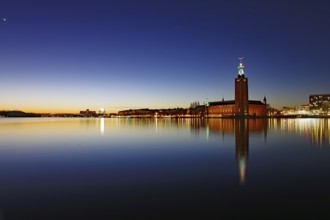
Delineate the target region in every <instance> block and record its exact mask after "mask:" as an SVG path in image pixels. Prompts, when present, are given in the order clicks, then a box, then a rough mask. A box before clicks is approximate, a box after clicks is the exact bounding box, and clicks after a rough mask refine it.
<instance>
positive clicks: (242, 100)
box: [206, 59, 266, 117]
mask: <svg viewBox="0 0 330 220" xmlns="http://www.w3.org/2000/svg"><path fill="white" fill-rule="evenodd" d="M206 106H207V108H206V115H208V116H209V117H222V116H238V117H245V116H264V115H266V98H264V100H263V102H261V101H256V100H249V93H248V78H247V77H245V74H244V66H243V62H242V59H240V63H239V66H238V76H237V77H236V78H235V100H228V101H224V100H222V101H216V102H209V103H206Z"/></svg>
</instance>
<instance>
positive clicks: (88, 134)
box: [0, 118, 330, 220]
mask: <svg viewBox="0 0 330 220" xmlns="http://www.w3.org/2000/svg"><path fill="white" fill-rule="evenodd" d="M329 133H330V120H329V119H269V120H267V119H264V120H261V119H254V120H232V119H210V120H200V119H103V118H97V119H76V118H74V119H67V118H62V119H58V118H56V119H52V118H24V119H18V118H15V119H14V118H10V119H8V118H1V119H0V219H43V220H46V219H192V218H197V219H242V218H247V217H248V218H250V217H253V218H263V219H272V218H273V219H286V218H289V219H293V218H300V219H301V218H306V219H318V218H321V217H322V218H325V219H330V213H329V212H328V210H329V205H330V187H329V186H330V148H329V147H330V144H329V143H330V135H329Z"/></svg>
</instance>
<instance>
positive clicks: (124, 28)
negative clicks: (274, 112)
mask: <svg viewBox="0 0 330 220" xmlns="http://www.w3.org/2000/svg"><path fill="white" fill-rule="evenodd" d="M0 16H1V18H2V19H1V22H0V77H1V79H0V93H1V94H2V95H1V96H0V109H21V110H26V111H41V112H42V111H54V112H61V111H72V112H76V111H79V110H81V109H85V108H90V109H95V110H97V109H98V108H100V107H104V108H106V110H107V111H108V112H109V111H111V112H116V111H118V110H120V109H127V108H140V107H141V108H142V107H149V108H168V107H188V106H189V104H190V103H191V102H193V101H195V100H199V101H201V102H203V101H204V100H205V99H206V98H208V100H210V101H213V100H214V101H215V100H221V99H222V97H224V98H225V99H233V98H234V78H235V77H236V75H237V66H238V57H244V65H245V74H246V76H247V77H248V78H249V96H250V99H256V100H261V99H262V98H263V96H266V97H267V99H268V102H269V103H270V104H271V105H272V106H274V107H277V108H281V107H282V106H294V105H301V104H306V103H307V102H308V95H309V94H313V93H329V92H330V89H329V80H328V79H329V71H328V65H329V61H328V60H329V58H330V54H329V53H330V44H329V39H330V29H329V27H330V3H327V1H318V0H316V1H284V0H283V1H282V0H279V1H265V0H263V1H262V0H260V1H243V0H242V1H238V0H237V1H221V0H218V1H211V0H210V1H202V0H201V1H194V0H189V1H188V0H187V1H180V0H176V1H171V0H153V1H144V0H141V1H111V0H109V1H101V0H90V1H83V0H79V1H70V0H66V1H64V0H63V1H61V0H57V1H55V0H54V1H47V0H43V1H28V0H24V1H23V0H10V1H9V0H8V1H6V0H2V1H1V2H0ZM4 18H5V19H6V20H5V21H4V20H3V19H4Z"/></svg>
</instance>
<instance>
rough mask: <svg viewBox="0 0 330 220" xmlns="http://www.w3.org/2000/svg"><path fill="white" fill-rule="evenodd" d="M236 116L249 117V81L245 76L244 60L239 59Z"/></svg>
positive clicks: (236, 79) (236, 84) (236, 83)
mask: <svg viewBox="0 0 330 220" xmlns="http://www.w3.org/2000/svg"><path fill="white" fill-rule="evenodd" d="M235 115H236V116H247V115H249V94H248V79H247V78H246V77H245V74H244V66H243V58H239V65H238V76H237V77H236V78H235Z"/></svg>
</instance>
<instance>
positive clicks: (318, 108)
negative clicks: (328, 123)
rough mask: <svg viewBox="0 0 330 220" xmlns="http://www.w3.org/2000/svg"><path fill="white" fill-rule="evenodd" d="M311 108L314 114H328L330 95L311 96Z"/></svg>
mask: <svg viewBox="0 0 330 220" xmlns="http://www.w3.org/2000/svg"><path fill="white" fill-rule="evenodd" d="M309 107H310V111H311V112H313V113H327V112H329V110H330V109H329V108H330V94H314V95H309Z"/></svg>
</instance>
